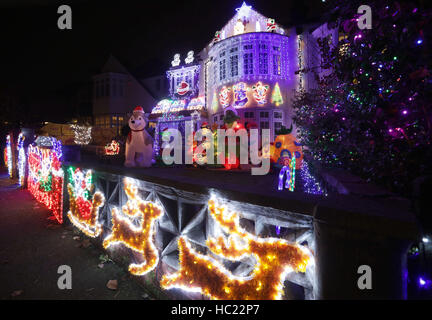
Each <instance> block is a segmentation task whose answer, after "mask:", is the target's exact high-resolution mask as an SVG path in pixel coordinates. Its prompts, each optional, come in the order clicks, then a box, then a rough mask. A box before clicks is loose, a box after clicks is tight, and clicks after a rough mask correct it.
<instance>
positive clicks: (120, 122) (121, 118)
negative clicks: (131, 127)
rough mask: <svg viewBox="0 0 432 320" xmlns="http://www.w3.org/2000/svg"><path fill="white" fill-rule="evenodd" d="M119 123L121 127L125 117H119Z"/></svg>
mask: <svg viewBox="0 0 432 320" xmlns="http://www.w3.org/2000/svg"><path fill="white" fill-rule="evenodd" d="M118 123H119V126H121V125H122V124H123V117H118Z"/></svg>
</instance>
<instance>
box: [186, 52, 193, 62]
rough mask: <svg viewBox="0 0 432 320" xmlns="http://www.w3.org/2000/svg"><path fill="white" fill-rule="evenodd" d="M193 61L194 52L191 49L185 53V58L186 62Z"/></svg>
mask: <svg viewBox="0 0 432 320" xmlns="http://www.w3.org/2000/svg"><path fill="white" fill-rule="evenodd" d="M193 61H194V52H193V51H192V50H191V51H189V52H188V53H187V57H186V58H185V62H186V64H189V63H192V62H193Z"/></svg>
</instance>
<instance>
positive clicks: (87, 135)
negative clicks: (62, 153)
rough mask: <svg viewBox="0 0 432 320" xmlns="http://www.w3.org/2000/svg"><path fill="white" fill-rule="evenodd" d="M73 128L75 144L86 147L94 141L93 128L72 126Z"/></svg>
mask: <svg viewBox="0 0 432 320" xmlns="http://www.w3.org/2000/svg"><path fill="white" fill-rule="evenodd" d="M71 128H72V130H73V132H74V135H75V139H74V142H75V143H76V144H78V145H86V144H89V143H90V141H91V139H92V136H91V131H92V127H90V126H89V127H87V126H80V125H77V124H72V125H71Z"/></svg>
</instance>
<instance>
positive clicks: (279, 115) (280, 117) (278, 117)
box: [273, 112, 282, 119]
mask: <svg viewBox="0 0 432 320" xmlns="http://www.w3.org/2000/svg"><path fill="white" fill-rule="evenodd" d="M273 118H275V119H282V112H275V113H274V114H273Z"/></svg>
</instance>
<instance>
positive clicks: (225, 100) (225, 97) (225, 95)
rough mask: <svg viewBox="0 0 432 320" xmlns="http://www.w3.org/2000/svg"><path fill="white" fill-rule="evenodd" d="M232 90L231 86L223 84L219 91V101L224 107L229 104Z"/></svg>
mask: <svg viewBox="0 0 432 320" xmlns="http://www.w3.org/2000/svg"><path fill="white" fill-rule="evenodd" d="M230 91H231V89H230V88H227V87H226V86H223V87H222V89H221V90H220V92H219V102H220V104H221V105H222V106H223V107H224V108H226V107H228V106H229V93H230Z"/></svg>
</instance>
